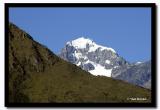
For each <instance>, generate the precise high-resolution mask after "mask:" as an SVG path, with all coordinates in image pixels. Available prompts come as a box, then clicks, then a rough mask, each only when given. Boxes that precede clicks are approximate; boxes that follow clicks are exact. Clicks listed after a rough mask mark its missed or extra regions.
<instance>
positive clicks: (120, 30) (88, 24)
mask: <svg viewBox="0 0 160 110" xmlns="http://www.w3.org/2000/svg"><path fill="white" fill-rule="evenodd" d="M9 20H10V21H11V22H12V23H14V24H16V25H17V26H18V27H20V28H22V29H23V30H25V31H26V32H27V33H29V34H30V35H31V36H32V37H33V38H34V39H35V40H36V41H38V42H40V43H42V44H43V45H46V46H47V47H48V48H49V49H51V50H52V51H53V52H54V53H56V54H57V53H59V52H60V50H61V48H63V47H64V45H65V43H66V42H67V41H70V40H73V39H76V38H79V37H81V36H84V37H87V38H90V39H92V40H93V41H95V42H96V43H97V44H100V45H103V46H108V47H112V48H113V49H115V50H116V51H117V53H118V54H119V55H120V56H122V57H124V58H125V59H126V60H127V61H130V62H136V61H147V60H149V59H151V9H150V8H10V9H9Z"/></svg>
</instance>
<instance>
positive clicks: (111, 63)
mask: <svg viewBox="0 0 160 110" xmlns="http://www.w3.org/2000/svg"><path fill="white" fill-rule="evenodd" d="M59 56H60V57H61V58H63V59H64V60H66V61H69V62H71V63H73V64H76V65H77V66H79V67H81V68H82V69H83V70H86V71H88V72H90V73H91V74H93V75H96V76H97V75H100V76H107V77H112V78H114V79H120V80H123V81H126V82H129V83H132V84H135V85H139V86H142V87H145V88H149V89H150V88H151V63H150V61H148V62H143V63H142V62H137V63H129V62H128V61H126V60H125V59H124V58H123V57H121V56H119V55H118V53H117V52H116V51H115V50H114V49H112V48H110V47H105V46H101V45H98V44H96V43H95V42H94V41H92V40H90V39H89V38H84V37H80V38H78V39H75V40H73V41H69V42H67V43H66V45H65V47H64V48H63V49H62V51H61V52H60V54H59Z"/></svg>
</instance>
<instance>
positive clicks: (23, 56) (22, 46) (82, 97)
mask: <svg viewBox="0 0 160 110" xmlns="http://www.w3.org/2000/svg"><path fill="white" fill-rule="evenodd" d="M8 34H9V36H8V39H9V74H8V75H9V76H7V78H8V80H9V85H8V86H9V91H8V92H9V103H12V104H13V103H76V102H80V103H86V102H90V103H128V102H133V103H134V102H136V103H142V102H143V103H150V102H151V91H150V90H149V89H145V88H142V87H139V86H135V85H132V84H129V83H127V82H124V81H121V80H117V79H113V78H109V77H104V76H94V75H92V74H90V73H89V72H86V71H84V70H83V69H81V68H80V67H78V66H76V65H74V64H72V63H73V62H74V61H77V59H74V58H72V57H69V58H71V59H72V63H69V62H67V61H65V60H63V59H61V58H60V57H58V56H57V55H55V54H54V53H52V52H51V51H50V50H49V49H48V48H47V47H45V46H44V45H42V44H40V43H38V42H36V41H35V40H34V39H33V38H32V37H31V36H30V35H29V34H27V33H26V32H24V31H23V30H21V29H19V28H18V27H17V26H16V25H14V24H12V23H10V24H9V30H8ZM67 44H68V45H70V44H69V43H67ZM67 49H69V50H70V51H71V52H72V51H74V50H72V49H74V48H72V47H71V48H70V47H68V48H67ZM69 50H67V52H70V51H69ZM79 51H80V50H78V52H79ZM81 51H83V50H81ZM97 51H102V52H103V51H104V52H107V56H108V57H109V58H110V57H111V56H112V57H113V58H111V59H110V60H109V61H110V62H109V61H106V60H105V61H104V62H103V61H102V60H99V61H98V60H97V62H101V63H102V64H103V63H104V66H105V65H106V64H108V65H110V67H108V66H106V67H108V68H107V69H113V68H114V67H115V66H112V65H111V64H114V65H116V66H120V65H128V63H127V62H126V61H125V60H124V59H123V58H121V57H119V56H118V55H117V54H116V53H115V52H113V51H112V49H109V48H108V49H107V50H106V49H104V50H103V49H99V50H97ZM108 52H109V53H108ZM81 53H83V52H81ZM84 53H85V52H84ZM112 54H113V55H112ZM76 55H77V54H76ZM102 56H103V57H107V56H104V55H102ZM92 57H93V56H92V54H91V58H92ZM78 60H79V59H78ZM84 60H85V59H84ZM84 62H85V61H84ZM105 62H106V63H105ZM77 63H78V61H77ZM91 65H92V66H95V65H93V64H92V62H91ZM99 65H100V64H99ZM82 66H83V63H82ZM104 66H101V67H104ZM85 68H88V67H85ZM91 68H95V67H91ZM91 68H89V69H88V70H91ZM86 70H87V69H86ZM6 74H7V73H6ZM109 74H110V73H109ZM124 74H125V73H124ZM130 98H143V99H145V100H131V99H130Z"/></svg>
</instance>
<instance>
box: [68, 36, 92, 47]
mask: <svg viewBox="0 0 160 110" xmlns="http://www.w3.org/2000/svg"><path fill="white" fill-rule="evenodd" d="M92 42H93V41H92V40H90V39H89V38H84V37H80V38H78V39H75V40H73V41H71V44H72V45H73V46H74V47H77V48H86V45H87V44H92Z"/></svg>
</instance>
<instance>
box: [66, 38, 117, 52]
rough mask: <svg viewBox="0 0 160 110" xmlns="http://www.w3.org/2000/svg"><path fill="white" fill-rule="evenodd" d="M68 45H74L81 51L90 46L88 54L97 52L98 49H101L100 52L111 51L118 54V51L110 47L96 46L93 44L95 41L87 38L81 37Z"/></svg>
mask: <svg viewBox="0 0 160 110" xmlns="http://www.w3.org/2000/svg"><path fill="white" fill-rule="evenodd" d="M67 44H69V45H72V46H74V47H76V48H80V49H84V48H86V46H87V45H89V51H88V52H93V51H95V50H97V49H98V48H100V50H101V51H102V50H105V49H106V50H110V51H112V52H114V53H116V51H115V50H114V49H112V48H110V47H104V46H101V45H98V44H96V43H95V42H93V40H91V39H89V38H85V37H80V38H77V39H75V40H73V41H71V42H67Z"/></svg>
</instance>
